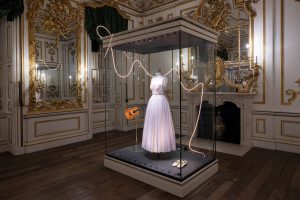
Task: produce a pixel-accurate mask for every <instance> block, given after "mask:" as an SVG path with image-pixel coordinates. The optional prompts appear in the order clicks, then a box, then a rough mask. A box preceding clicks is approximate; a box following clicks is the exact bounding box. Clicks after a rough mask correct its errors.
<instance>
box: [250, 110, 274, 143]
mask: <svg viewBox="0 0 300 200" xmlns="http://www.w3.org/2000/svg"><path fill="white" fill-rule="evenodd" d="M252 119H253V120H252V125H253V126H252V130H253V137H254V138H261V139H263V138H266V139H272V138H274V127H273V116H270V115H257V114H254V115H253V118H252Z"/></svg>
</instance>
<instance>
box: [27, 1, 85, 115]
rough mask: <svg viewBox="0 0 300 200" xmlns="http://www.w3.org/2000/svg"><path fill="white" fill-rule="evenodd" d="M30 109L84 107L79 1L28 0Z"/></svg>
mask: <svg viewBox="0 0 300 200" xmlns="http://www.w3.org/2000/svg"><path fill="white" fill-rule="evenodd" d="M27 8H28V12H27V19H28V32H29V65H30V71H29V78H30V80H29V85H30V88H29V94H30V101H29V110H30V111H46V110H47V111H56V110H62V109H74V108H80V107H82V101H81V95H82V82H81V78H80V77H81V76H80V74H81V73H80V68H81V67H80V66H81V46H80V43H81V40H80V35H81V28H82V27H81V20H82V9H81V6H80V5H79V4H75V3H74V2H71V1H68V0H64V1H61V0H27Z"/></svg>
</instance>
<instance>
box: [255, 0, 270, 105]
mask: <svg viewBox="0 0 300 200" xmlns="http://www.w3.org/2000/svg"><path fill="white" fill-rule="evenodd" d="M262 3H263V13H262V14H263V63H262V81H263V83H262V84H263V85H262V100H261V101H255V102H253V103H254V104H265V103H266V34H267V33H266V0H263V1H262ZM253 37H254V36H253ZM257 93H258V92H257Z"/></svg>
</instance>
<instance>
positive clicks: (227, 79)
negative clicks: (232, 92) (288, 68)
mask: <svg viewBox="0 0 300 200" xmlns="http://www.w3.org/2000/svg"><path fill="white" fill-rule="evenodd" d="M257 2H258V0H232V1H231V3H229V1H226V0H219V1H213V0H201V1H200V2H199V4H198V7H197V8H196V9H190V10H187V11H186V12H185V13H183V15H185V16H186V17H189V18H192V19H193V20H195V21H198V22H199V23H204V24H206V25H207V26H209V27H211V28H212V29H214V30H216V31H219V32H220V33H221V32H226V33H227V34H228V31H229V30H236V31H237V32H238V34H237V37H238V44H237V46H238V48H237V49H238V53H236V52H235V53H233V54H232V55H237V58H233V59H232V60H228V61H227V60H223V59H221V58H220V57H217V58H216V60H215V69H216V71H215V74H214V73H213V72H211V73H210V72H207V75H206V82H205V86H206V87H209V86H210V85H211V82H212V81H213V79H214V78H215V86H216V87H217V88H219V87H221V86H222V85H226V86H229V87H230V88H235V89H237V91H238V92H243V93H249V92H253V93H258V91H257V87H258V84H257V80H258V76H259V70H260V66H259V65H258V64H257V63H256V62H254V58H253V57H252V56H253V53H252V50H253V47H252V46H251V45H253V44H252V41H253V39H252V32H251V31H250V32H249V30H248V32H249V33H250V37H249V38H248V39H247V43H248V44H247V45H248V47H247V48H249V51H250V53H249V54H248V53H247V52H241V48H240V46H241V33H242V31H244V32H245V34H248V32H247V31H245V30H242V29H245V27H250V30H251V27H252V25H251V23H253V18H254V17H256V12H255V10H254V9H253V7H252V4H253V3H257ZM233 9H235V10H236V11H235V12H236V13H237V14H236V15H238V16H239V17H238V19H237V22H238V23H237V24H233V25H231V24H230V21H229V20H230V19H229V18H230V15H231V13H232V12H233ZM240 13H245V15H248V23H245V19H244V18H243V19H242V20H240ZM227 37H228V36H227ZM220 39H222V38H220ZM231 48H232V47H231ZM248 56H249V57H248ZM232 73H233V74H234V75H233V76H232V75H228V74H232ZM232 77H234V79H232Z"/></svg>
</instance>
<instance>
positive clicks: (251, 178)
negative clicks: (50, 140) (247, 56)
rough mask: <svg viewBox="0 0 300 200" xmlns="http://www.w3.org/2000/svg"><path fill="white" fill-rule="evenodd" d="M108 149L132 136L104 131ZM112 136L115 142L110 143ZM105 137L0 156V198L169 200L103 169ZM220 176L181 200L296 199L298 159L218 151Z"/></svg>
mask: <svg viewBox="0 0 300 200" xmlns="http://www.w3.org/2000/svg"><path fill="white" fill-rule="evenodd" d="M107 138H108V145H107V146H108V147H110V148H117V147H118V148H119V147H125V146H128V145H130V144H133V143H134V141H135V134H134V133H133V132H132V133H128V132H109V133H108V134H107ZM112 138H114V139H112ZM104 147H105V143H104V135H103V134H96V135H94V138H93V139H92V140H90V141H85V142H80V143H76V144H71V145H66V146H63V147H58V148H53V149H49V150H45V151H40V152H36V153H31V154H26V155H21V156H12V155H10V154H9V153H3V154H0V199H20V200H27V199H29V200H35V199H38V200H44V199H47V200H54V199H55V200H56V199H59V200H60V199H61V200H63V199H66V200H67V199H68V200H69V199H70V200H77V199H80V200H81V199H83V200H85V199H87V200H90V199H101V200H102V199H103V200H106V199H108V200H123V199H138V200H152V199H159V200H167V199H168V200H171V199H179V198H177V197H175V196H173V195H171V194H168V193H166V192H164V191H162V190H159V189H157V188H154V187H152V186H149V185H147V184H144V183H142V182H140V181H137V180H135V179H132V178H130V177H127V176H126V175H123V174H120V173H117V172H115V171H112V170H110V169H107V168H105V167H104V166H103V157H104V154H105V148H104ZM217 157H218V159H219V173H218V174H216V175H215V176H213V177H212V178H211V179H210V180H209V181H208V182H207V183H206V184H205V185H202V186H200V187H198V188H197V189H195V190H194V191H192V192H191V193H190V194H189V195H187V196H186V197H185V198H184V199H187V200H198V199H199V200H200V199H211V200H216V199H241V200H247V199H263V200H264V199H297V200H299V199H300V155H299V154H293V153H287V152H281V151H272V150H266V149H260V148H252V149H251V150H250V151H249V152H248V153H247V154H246V155H245V156H243V157H237V156H232V155H227V154H222V153H218V154H217Z"/></svg>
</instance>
